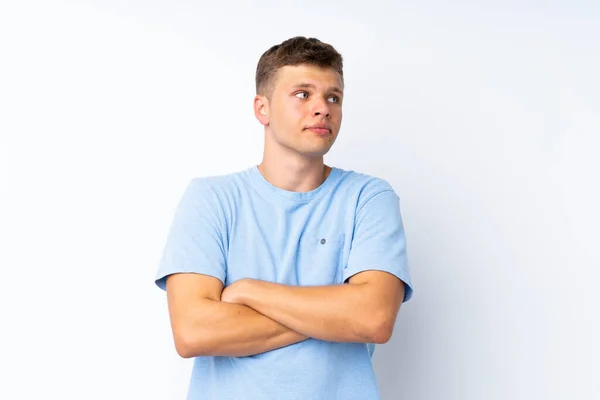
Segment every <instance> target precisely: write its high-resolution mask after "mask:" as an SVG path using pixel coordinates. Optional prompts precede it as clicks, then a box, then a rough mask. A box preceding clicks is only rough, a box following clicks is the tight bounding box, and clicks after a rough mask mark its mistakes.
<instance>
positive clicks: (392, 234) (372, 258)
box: [344, 189, 413, 302]
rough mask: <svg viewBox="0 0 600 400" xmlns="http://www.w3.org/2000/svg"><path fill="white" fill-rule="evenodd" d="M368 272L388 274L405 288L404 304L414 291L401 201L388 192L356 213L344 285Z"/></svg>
mask: <svg viewBox="0 0 600 400" xmlns="http://www.w3.org/2000/svg"><path fill="white" fill-rule="evenodd" d="M367 270H379V271H385V272H389V273H391V274H393V275H395V276H396V277H398V278H399V279H400V280H402V281H403V282H404V284H405V292H404V300H403V301H404V302H406V301H408V300H410V298H411V297H412V294H413V287H412V283H411V281H410V270H409V264H408V259H407V254H406V237H405V235H404V225H403V223H402V216H401V213H400V199H399V198H398V196H397V195H396V193H395V192H394V191H393V189H387V190H383V191H380V192H378V193H376V194H375V195H373V196H372V197H370V198H369V199H368V200H367V201H366V202H365V203H364V204H363V205H362V207H361V208H360V209H359V210H358V211H357V214H356V220H355V226H354V235H353V238H352V245H351V248H350V256H349V258H348V264H347V266H346V268H345V270H344V282H346V281H347V280H348V279H349V278H350V277H352V276H353V275H355V274H357V273H359V272H362V271H367Z"/></svg>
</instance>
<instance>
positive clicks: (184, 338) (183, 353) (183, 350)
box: [173, 331, 210, 358]
mask: <svg viewBox="0 0 600 400" xmlns="http://www.w3.org/2000/svg"><path fill="white" fill-rule="evenodd" d="M173 337H174V340H175V350H176V351H177V354H178V355H179V356H180V357H181V358H193V357H199V356H206V355H210V351H209V349H208V343H207V341H206V340H203V338H202V336H200V337H198V335H192V334H191V333H190V332H189V331H188V332H186V331H178V332H175V333H174V335H173Z"/></svg>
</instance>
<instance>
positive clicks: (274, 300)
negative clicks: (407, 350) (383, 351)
mask: <svg viewBox="0 0 600 400" xmlns="http://www.w3.org/2000/svg"><path fill="white" fill-rule="evenodd" d="M343 280H344V282H347V283H344V284H339V285H329V286H313V287H307V286H289V285H281V284H277V283H272V282H265V281H258V280H253V279H244V280H241V281H238V282H235V283H234V284H232V285H231V286H229V287H227V288H225V290H224V291H223V296H222V300H223V301H230V302H235V303H240V304H244V305H247V306H249V307H251V308H253V309H255V310H256V311H258V312H260V313H261V314H263V315H265V316H267V317H269V318H271V319H273V320H275V321H277V322H279V323H280V324H282V325H285V326H287V327H288V328H290V329H292V330H294V331H296V332H299V333H301V334H303V335H305V336H309V337H312V338H315V339H320V340H327V341H338V342H364V343H385V342H387V341H388V340H389V339H390V337H391V335H392V331H393V327H394V324H395V322H396V317H397V314H398V311H399V309H400V305H401V304H402V302H403V301H407V300H409V299H410V298H411V297H412V284H411V283H410V273H409V267H408V261H407V256H406V238H405V235H404V226H403V223H402V217H401V214H400V204H399V198H398V196H397V195H396V194H395V193H394V191H393V190H392V189H391V187H389V186H388V187H387V188H385V189H384V190H379V191H376V192H375V193H374V194H373V195H371V196H369V197H368V198H366V199H365V200H364V201H363V202H362V203H359V207H358V211H357V214H356V218H355V229H354V236H353V238H352V246H351V250H350V257H349V259H348V265H346V266H345V268H344V277H343Z"/></svg>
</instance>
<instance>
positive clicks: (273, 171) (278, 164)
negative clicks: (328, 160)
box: [258, 153, 331, 192]
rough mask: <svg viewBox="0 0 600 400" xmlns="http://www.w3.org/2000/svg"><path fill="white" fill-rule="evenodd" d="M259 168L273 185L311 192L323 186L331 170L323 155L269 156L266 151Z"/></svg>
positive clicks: (294, 190)
mask: <svg viewBox="0 0 600 400" xmlns="http://www.w3.org/2000/svg"><path fill="white" fill-rule="evenodd" d="M258 170H259V171H260V173H261V174H262V175H263V177H264V178H265V179H266V180H267V181H268V182H269V183H271V184H272V185H273V186H275V187H278V188H280V189H283V190H288V191H291V192H310V191H311V190H314V189H316V188H318V187H319V186H321V185H322V184H323V182H325V179H327V177H328V176H329V173H330V172H331V167H329V166H327V165H325V164H324V163H323V156H320V157H314V158H305V157H301V156H298V157H289V156H287V157H281V158H275V157H269V156H268V155H267V153H265V155H264V157H263V160H262V162H261V163H260V164H259V166H258Z"/></svg>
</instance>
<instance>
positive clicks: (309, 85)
mask: <svg viewBox="0 0 600 400" xmlns="http://www.w3.org/2000/svg"><path fill="white" fill-rule="evenodd" d="M316 88H317V87H316V86H315V85H313V84H312V83H299V84H297V85H294V86H292V89H316ZM329 91H331V92H337V93H339V94H344V91H343V90H342V89H340V88H339V87H337V86H332V87H330V88H329Z"/></svg>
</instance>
